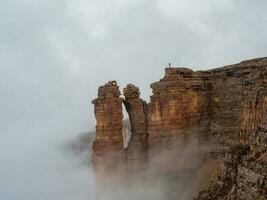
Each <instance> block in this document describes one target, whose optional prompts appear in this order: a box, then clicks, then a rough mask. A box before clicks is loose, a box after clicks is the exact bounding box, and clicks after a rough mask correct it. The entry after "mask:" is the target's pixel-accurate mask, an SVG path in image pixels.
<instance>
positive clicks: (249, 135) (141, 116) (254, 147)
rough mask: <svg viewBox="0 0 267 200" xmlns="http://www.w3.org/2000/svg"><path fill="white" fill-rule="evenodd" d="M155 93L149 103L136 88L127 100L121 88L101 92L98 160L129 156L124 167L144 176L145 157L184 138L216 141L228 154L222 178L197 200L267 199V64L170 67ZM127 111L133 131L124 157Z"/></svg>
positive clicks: (97, 104)
mask: <svg viewBox="0 0 267 200" xmlns="http://www.w3.org/2000/svg"><path fill="white" fill-rule="evenodd" d="M151 88H152V96H151V97H150V103H148V104H147V103H146V102H145V101H144V100H142V99H141V98H140V92H139V89H138V88H137V87H136V86H134V85H132V84H129V85H127V87H125V88H124V89H123V96H122V97H120V91H119V87H118V86H117V84H116V82H109V83H107V84H105V85H104V86H101V87H100V88H99V93H98V98H97V99H95V100H94V101H93V104H94V105H95V116H96V121H97V125H96V139H95V142H94V145H93V152H94V153H93V154H94V155H96V154H98V153H99V152H103V151H108V152H120V154H123V155H124V156H125V157H123V156H121V158H122V157H123V159H119V160H120V161H121V160H123V162H125V163H126V165H127V167H128V168H134V169H138V166H140V163H143V164H144V163H145V162H146V159H147V156H149V154H147V152H158V151H160V150H161V149H162V148H166V147H167V146H169V145H171V143H173V142H174V141H179V140H180V139H181V137H187V136H190V134H192V133H197V136H199V137H201V138H204V136H212V137H213V136H214V137H215V136H216V138H219V140H221V141H223V142H224V143H223V146H224V147H227V148H228V150H227V151H225V159H224V162H223V165H222V167H221V170H220V175H219V176H218V177H217V179H216V181H214V183H213V185H212V186H211V187H210V189H208V190H206V191H203V192H201V194H200V195H199V197H198V198H197V199H203V200H204V199H253V198H254V199H266V183H267V180H266V173H267V169H266V160H267V159H266V150H267V147H266V143H267V140H266V138H267V136H266V135H267V128H266V123H267V116H266V113H267V58H258V59H253V60H247V61H243V62H241V63H238V64H234V65H228V66H224V67H221V68H216V69H212V70H206V71H195V72H194V71H193V70H191V69H188V68H173V67H169V68H166V69H165V75H164V77H163V78H162V79H160V80H159V81H158V82H155V83H152V84H151ZM123 104H124V106H125V108H126V110H127V112H128V114H129V119H130V124H131V132H132V136H131V140H130V142H129V145H128V148H127V149H126V150H124V148H123V138H122V120H123V116H122V106H123ZM98 157H99V156H98ZM94 159H95V158H94ZM97 159H98V158H97ZM136 163H138V164H137V165H136V166H135V164H136ZM134 166H135V167H134ZM255 177H258V178H255Z"/></svg>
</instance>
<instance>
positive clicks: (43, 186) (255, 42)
mask: <svg viewBox="0 0 267 200" xmlns="http://www.w3.org/2000/svg"><path fill="white" fill-rule="evenodd" d="M266 8H267V2H266V1H265V0H258V1H249V0H236V1H231V0H218V1H212V0H203V1H201V2H200V1H198V2H197V1H194V0H184V1H182V0H165V1H160V0H153V1H152V0H146V1H145V0H143V1H142V0H135V1H130V0H113V1H109V0H97V1H96V0H76V1H71V0H38V1H36V0H35V1H34V0H1V1H0V94H1V99H0V110H1V112H0V128H1V132H0V199H8V200H16V199H23V200H24V199H25V200H26V199H27V200H29V199H41V200H48V199H66V200H67V199H80V200H83V199H86V200H88V199H92V200H94V199H96V189H95V186H96V185H95V178H94V173H93V172H92V170H91V167H90V164H88V162H87V161H88V160H89V158H88V157H89V154H88V152H87V151H77V150H73V148H72V147H70V148H68V147H69V144H72V142H75V141H76V139H77V138H78V137H79V135H80V134H81V133H82V132H90V131H93V130H94V125H95V119H94V115H93V106H92V104H91V100H92V99H94V98H95V97H96V95H97V88H98V86H99V85H101V84H103V83H105V82H106V81H108V80H113V79H115V80H117V81H118V83H119V85H120V86H121V87H123V86H125V85H126V84H127V83H129V82H130V83H133V84H135V85H137V86H139V87H140V90H141V95H142V97H143V98H144V99H146V100H148V99H149V95H151V90H150V88H149V85H150V83H152V82H154V81H157V80H158V79H159V78H161V77H162V76H163V73H164V66H166V65H167V64H168V63H169V62H171V63H172V65H175V66H189V67H191V68H193V69H194V70H198V69H209V68H212V67H215V66H221V65H224V64H231V63H235V62H239V61H241V60H243V59H248V58H253V57H261V56H266V55H267V40H266V35H267V27H266V26H265V24H267V13H266ZM70 146H71V145H70ZM74 149H75V148H74ZM86 152H87V153H86Z"/></svg>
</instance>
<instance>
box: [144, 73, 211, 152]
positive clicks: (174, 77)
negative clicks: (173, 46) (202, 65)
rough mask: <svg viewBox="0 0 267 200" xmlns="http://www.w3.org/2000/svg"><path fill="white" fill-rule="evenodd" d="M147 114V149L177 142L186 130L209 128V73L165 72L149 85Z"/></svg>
mask: <svg viewBox="0 0 267 200" xmlns="http://www.w3.org/2000/svg"><path fill="white" fill-rule="evenodd" d="M151 88H152V92H153V95H152V96H151V97H150V102H151V103H150V106H149V112H148V138H149V145H150V146H157V147H159V146H161V144H162V143H164V140H165V139H166V138H167V139H172V138H177V137H179V136H180V135H182V134H183V133H184V132H185V131H186V130H187V129H190V128H198V129H199V130H205V129H207V128H208V127H209V115H210V113H209V109H208V107H209V106H210V101H209V93H210V91H211V90H212V85H211V80H210V73H206V72H193V71H192V70H190V69H186V68H166V69H165V76H164V78H163V79H161V80H160V81H159V82H156V83H153V84H151Z"/></svg>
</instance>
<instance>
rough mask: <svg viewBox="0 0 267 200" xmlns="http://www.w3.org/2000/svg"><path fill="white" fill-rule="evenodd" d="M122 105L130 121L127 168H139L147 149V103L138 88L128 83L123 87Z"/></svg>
mask: <svg viewBox="0 0 267 200" xmlns="http://www.w3.org/2000/svg"><path fill="white" fill-rule="evenodd" d="M123 94H124V96H125V100H124V105H125V107H126V110H127V112H128V114H129V118H130V123H131V140H130V142H129V145H128V148H127V150H126V156H127V157H126V158H127V164H128V167H129V168H136V169H139V168H140V166H142V163H144V162H145V159H146V151H147V104H146V102H145V101H143V100H142V99H141V98H140V92H139V88H138V87H136V86H134V85H132V84H128V85H127V87H125V88H124V89H123Z"/></svg>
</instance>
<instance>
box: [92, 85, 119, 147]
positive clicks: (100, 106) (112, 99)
mask: <svg viewBox="0 0 267 200" xmlns="http://www.w3.org/2000/svg"><path fill="white" fill-rule="evenodd" d="M122 101H123V99H122V98H120V90H119V86H118V85H117V83H116V81H110V82H108V83H106V84H105V85H104V86H101V87H99V89H98V98H96V99H95V100H93V101H92V103H93V104H94V105H95V117H96V122H97V123H96V137H95V141H94V144H93V150H94V152H102V151H122V150H123V137H122V120H123V114H122Z"/></svg>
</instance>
